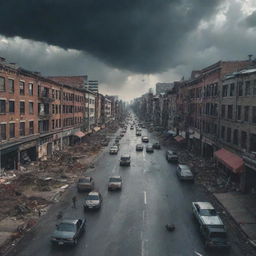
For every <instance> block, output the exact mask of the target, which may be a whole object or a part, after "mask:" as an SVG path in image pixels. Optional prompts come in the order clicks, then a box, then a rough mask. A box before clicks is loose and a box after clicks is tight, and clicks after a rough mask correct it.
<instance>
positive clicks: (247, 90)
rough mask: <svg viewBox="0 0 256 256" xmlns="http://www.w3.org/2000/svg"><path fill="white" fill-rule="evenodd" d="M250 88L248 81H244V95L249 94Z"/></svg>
mask: <svg viewBox="0 0 256 256" xmlns="http://www.w3.org/2000/svg"><path fill="white" fill-rule="evenodd" d="M250 89H251V85H250V81H246V82H245V92H244V95H245V96H248V95H251V91H250Z"/></svg>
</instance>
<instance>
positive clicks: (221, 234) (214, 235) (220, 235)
mask: <svg viewBox="0 0 256 256" xmlns="http://www.w3.org/2000/svg"><path fill="white" fill-rule="evenodd" d="M210 237H211V238H226V237H227V234H226V233H225V232H212V233H210Z"/></svg>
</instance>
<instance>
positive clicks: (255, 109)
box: [252, 106, 256, 124]
mask: <svg viewBox="0 0 256 256" xmlns="http://www.w3.org/2000/svg"><path fill="white" fill-rule="evenodd" d="M252 122H253V123H254V124H256V107H255V106H253V107H252Z"/></svg>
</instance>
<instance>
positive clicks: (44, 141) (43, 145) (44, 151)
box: [38, 135, 53, 159]
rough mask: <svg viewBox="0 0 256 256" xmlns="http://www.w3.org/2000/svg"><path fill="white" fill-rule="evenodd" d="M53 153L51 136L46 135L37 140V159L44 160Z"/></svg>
mask: <svg viewBox="0 0 256 256" xmlns="http://www.w3.org/2000/svg"><path fill="white" fill-rule="evenodd" d="M52 152H53V136H52V135H48V136H45V137H43V138H40V139H39V146H38V158H39V159H44V158H47V156H48V157H49V156H51V155H52Z"/></svg>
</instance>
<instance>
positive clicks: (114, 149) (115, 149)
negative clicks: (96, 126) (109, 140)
mask: <svg viewBox="0 0 256 256" xmlns="http://www.w3.org/2000/svg"><path fill="white" fill-rule="evenodd" d="M117 153H118V146H111V147H110V149H109V154H117Z"/></svg>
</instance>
